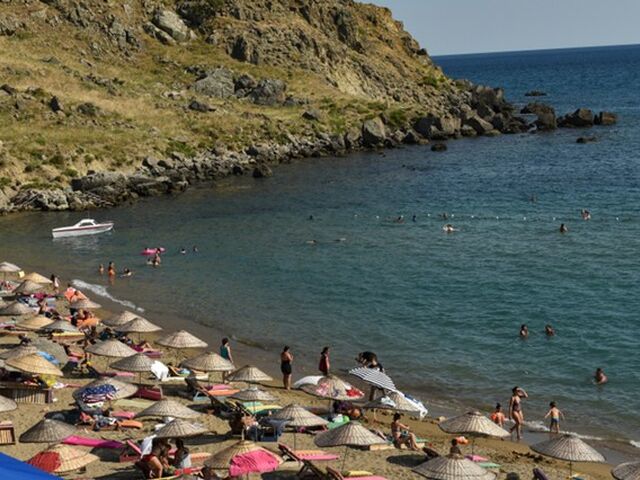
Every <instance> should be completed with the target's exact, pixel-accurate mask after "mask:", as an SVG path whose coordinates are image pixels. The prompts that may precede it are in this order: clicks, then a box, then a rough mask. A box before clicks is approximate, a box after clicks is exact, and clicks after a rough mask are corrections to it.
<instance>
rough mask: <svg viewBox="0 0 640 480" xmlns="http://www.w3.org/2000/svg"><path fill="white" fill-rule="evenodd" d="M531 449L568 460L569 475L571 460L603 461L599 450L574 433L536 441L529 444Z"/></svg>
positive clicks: (571, 469) (571, 465) (571, 466)
mask: <svg viewBox="0 0 640 480" xmlns="http://www.w3.org/2000/svg"><path fill="white" fill-rule="evenodd" d="M531 450H533V451H534V452H538V453H541V454H542V455H546V456H547V457H553V458H557V459H558V460H565V461H567V462H569V474H570V475H571V474H572V473H573V462H595V463H602V462H604V461H605V458H604V456H602V454H600V452H598V451H597V450H596V449H595V448H593V447H592V446H591V445H588V444H587V443H585V442H584V441H582V440H581V439H580V438H578V437H577V436H575V435H560V436H557V437H555V438H552V439H551V440H546V441H544V442H540V443H536V444H535V445H532V446H531Z"/></svg>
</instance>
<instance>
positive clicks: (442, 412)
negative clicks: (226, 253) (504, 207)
mask: <svg viewBox="0 0 640 480" xmlns="http://www.w3.org/2000/svg"><path fill="white" fill-rule="evenodd" d="M21 266H23V269H25V271H30V270H31V269H33V270H35V271H47V269H46V265H35V266H34V265H31V264H28V263H24V262H23V265H21ZM85 278H86V277H85ZM77 280H80V281H81V282H82V283H83V284H84V285H90V286H100V287H104V288H106V286H104V285H96V284H94V283H91V282H87V281H86V280H85V279H77V278H69V279H65V282H63V283H62V284H63V285H64V284H65V283H66V282H67V281H68V282H72V283H75V281H77ZM80 289H81V290H82V288H80ZM86 292H89V294H88V296H89V297H90V298H92V297H97V298H99V299H100V303H101V305H102V308H101V309H100V310H99V311H98V313H99V316H100V318H106V317H107V316H108V315H109V314H111V313H113V312H119V311H122V310H132V311H134V312H135V311H138V312H139V313H140V315H142V316H143V317H145V318H147V317H146V312H147V311H148V310H147V308H145V307H146V306H144V305H135V307H136V309H133V308H130V307H132V306H133V305H134V304H133V302H131V301H129V300H128V299H119V298H113V297H111V298H109V297H105V296H104V295H103V294H101V293H98V292H97V291H94V290H93V289H87V288H86V287H85V293H86ZM120 302H126V303H129V304H130V306H124V305H123V304H122V303H120ZM140 310H142V311H140ZM150 311H151V312H153V308H151V309H150ZM149 320H151V321H153V322H154V323H157V324H158V325H160V326H162V327H163V329H164V331H165V332H167V333H168V332H171V331H175V330H182V329H184V330H187V331H189V332H191V333H193V334H194V335H196V336H197V337H199V338H201V339H203V340H204V341H206V342H207V343H208V344H209V347H208V348H207V350H210V351H215V352H217V350H218V346H219V341H220V340H221V339H222V338H223V337H224V336H229V338H230V339H231V340H232V347H233V356H234V363H235V365H236V367H238V368H239V367H241V366H243V365H246V364H253V365H257V366H259V368H261V369H262V370H264V371H265V372H266V373H268V374H270V375H271V376H273V378H274V379H275V383H276V384H277V385H280V380H279V379H280V375H281V374H280V370H279V356H278V354H279V352H278V351H274V350H272V349H269V348H268V347H266V346H262V345H261V344H260V343H259V342H256V341H253V340H252V339H251V338H248V337H245V336H244V335H243V336H236V335H229V334H226V333H224V332H222V331H221V330H220V329H218V328H216V327H215V326H212V325H205V324H202V323H199V322H197V321H194V320H191V319H189V318H187V317H186V316H180V315H178V316H176V315H174V314H168V315H166V316H165V315H163V314H162V313H159V312H153V314H152V316H151V318H149ZM274 343H275V342H274ZM314 354H315V352H312V353H309V352H296V361H295V363H294V381H295V379H296V378H301V377H303V376H305V375H314V374H316V367H315V360H316V359H315V355H314ZM354 354H355V353H354ZM346 371H347V369H345V368H340V369H339V370H338V372H337V374H338V375H339V376H341V377H343V378H346ZM398 383H399V384H400V385H402V382H398ZM355 384H358V382H357V381H356V382H355ZM360 386H361V385H360ZM402 390H403V391H406V393H408V394H410V395H415V396H416V397H417V398H419V399H421V400H422V401H423V402H424V403H425V406H427V408H428V409H429V414H428V417H427V419H428V420H429V421H436V420H435V419H437V418H439V417H451V416H455V415H459V414H461V413H463V412H464V411H469V410H473V409H478V410H480V411H485V410H486V408H482V406H483V405H485V404H486V402H482V401H476V402H473V404H469V402H465V403H464V404H456V405H447V402H451V401H452V399H450V398H447V397H445V396H440V397H438V396H434V395H429V394H427V393H426V392H424V390H421V389H420V388H419V387H416V386H410V385H409V386H407V387H406V388H404V389H402ZM533 425H536V426H537V425H539V422H533V424H532V423H529V422H525V430H524V432H523V441H521V442H517V441H513V440H511V439H509V440H504V441H503V440H500V442H506V443H508V444H509V445H511V446H512V447H513V448H522V447H528V446H529V445H532V444H534V443H537V442H540V441H543V440H545V439H547V438H548V433H547V432H545V431H541V430H538V429H537V428H534V427H533ZM577 430H579V429H577ZM565 433H574V434H577V435H578V436H579V437H580V438H583V439H585V440H587V441H588V442H589V443H590V444H591V445H593V446H594V447H596V448H597V449H598V450H599V451H600V452H601V453H603V455H604V456H605V457H606V459H607V464H610V465H617V464H620V463H623V462H626V461H632V460H635V459H636V458H637V456H638V451H639V447H637V446H634V445H633V444H632V443H631V441H627V440H616V439H612V438H601V437H598V436H593V435H590V434H581V433H580V432H579V431H577V432H573V431H572V432H565ZM484 440H485V441H487V442H495V441H496V440H494V439H484Z"/></svg>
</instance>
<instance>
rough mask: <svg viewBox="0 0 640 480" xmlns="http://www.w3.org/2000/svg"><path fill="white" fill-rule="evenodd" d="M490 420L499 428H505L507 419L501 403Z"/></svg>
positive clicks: (497, 405)
mask: <svg viewBox="0 0 640 480" xmlns="http://www.w3.org/2000/svg"><path fill="white" fill-rule="evenodd" d="M489 418H490V419H491V421H492V422H493V423H495V424H496V425H498V426H499V427H504V421H505V420H506V417H505V416H504V413H502V405H500V404H499V403H498V404H496V409H495V410H494V411H493V413H492V414H491V416H490V417H489Z"/></svg>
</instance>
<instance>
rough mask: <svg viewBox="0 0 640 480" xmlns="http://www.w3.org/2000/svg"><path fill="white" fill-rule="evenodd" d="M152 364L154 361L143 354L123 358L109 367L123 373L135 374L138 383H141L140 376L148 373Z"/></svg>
mask: <svg viewBox="0 0 640 480" xmlns="http://www.w3.org/2000/svg"><path fill="white" fill-rule="evenodd" d="M154 362H155V361H154V360H152V359H150V358H149V357H148V356H147V355H145V354H144V353H136V354H135V355H131V356H129V357H124V358H121V359H120V360H118V361H116V362H113V363H112V364H111V367H112V368H115V369H116V370H122V371H123V372H137V373H138V383H142V374H143V373H145V372H150V371H151V367H152V366H153V364H154Z"/></svg>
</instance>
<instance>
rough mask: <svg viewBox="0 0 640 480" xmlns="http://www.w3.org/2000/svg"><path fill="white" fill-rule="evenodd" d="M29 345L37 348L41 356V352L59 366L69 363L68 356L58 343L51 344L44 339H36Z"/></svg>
mask: <svg viewBox="0 0 640 480" xmlns="http://www.w3.org/2000/svg"><path fill="white" fill-rule="evenodd" d="M31 345H32V346H34V347H35V348H37V349H38V352H40V354H41V355H42V353H43V352H44V353H47V354H49V355H51V356H52V357H53V358H55V359H56V360H57V361H58V363H59V364H60V365H64V364H66V363H67V362H68V361H69V355H67V352H66V351H65V349H64V347H63V346H62V345H60V344H59V343H56V342H52V341H51V340H48V339H46V338H36V339H35V340H33V341H32V342H31ZM45 358H46V356H45Z"/></svg>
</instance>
